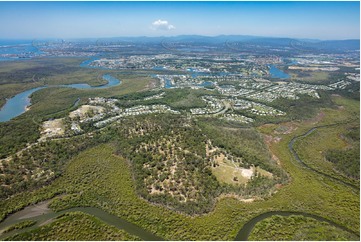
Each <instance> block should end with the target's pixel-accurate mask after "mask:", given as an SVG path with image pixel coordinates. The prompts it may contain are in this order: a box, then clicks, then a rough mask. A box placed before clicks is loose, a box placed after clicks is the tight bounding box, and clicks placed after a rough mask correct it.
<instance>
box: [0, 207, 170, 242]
mask: <svg viewBox="0 0 361 242" xmlns="http://www.w3.org/2000/svg"><path fill="white" fill-rule="evenodd" d="M49 202H50V200H48V201H44V202H41V203H39V204H36V205H30V206H28V207H26V208H24V209H23V210H21V211H18V212H16V213H14V214H12V215H10V216H9V217H7V218H6V219H5V220H4V221H3V222H1V223H0V240H4V239H5V238H7V237H9V236H12V235H15V234H18V233H23V232H26V231H29V230H32V229H35V228H38V227H40V226H43V225H45V224H47V223H50V222H51V221H52V220H53V219H55V218H56V217H58V216H60V215H62V214H64V213H68V212H83V213H86V214H89V215H93V216H95V217H96V218H97V219H100V220H102V221H103V222H105V223H107V224H109V225H112V226H114V227H116V228H118V229H123V230H125V231H126V232H128V233H129V234H132V235H136V236H138V237H139V238H141V239H142V240H146V241H160V240H163V238H161V237H159V236H156V235H154V234H153V233H151V232H149V231H147V230H145V229H143V228H141V227H139V226H138V225H135V224H133V223H130V222H128V221H127V220H124V219H122V218H119V217H117V216H115V215H112V214H109V213H107V212H105V211H103V210H101V209H99V208H94V207H75V208H70V209H66V210H62V211H60V212H54V211H52V210H50V209H49V208H48V207H47V206H48V204H49ZM25 220H33V221H36V224H35V225H33V226H30V227H27V228H23V229H18V230H13V231H9V232H7V233H3V234H2V231H3V230H4V229H5V228H7V227H9V226H11V225H13V224H16V223H19V222H21V221H25Z"/></svg>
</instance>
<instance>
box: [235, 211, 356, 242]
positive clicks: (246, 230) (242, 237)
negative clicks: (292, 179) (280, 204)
mask: <svg viewBox="0 0 361 242" xmlns="http://www.w3.org/2000/svg"><path fill="white" fill-rule="evenodd" d="M276 215H278V216H291V215H299V216H304V217H309V218H313V219H316V220H318V221H321V222H327V223H329V224H330V225H332V226H335V227H337V228H339V229H342V230H345V231H347V232H349V233H352V234H355V235H356V236H359V235H357V234H356V233H355V232H353V231H352V230H350V229H348V228H346V227H344V226H342V225H339V224H336V223H335V222H333V221H331V220H328V219H326V218H323V217H320V216H317V215H314V214H309V213H304V212H288V211H272V212H266V213H262V214H260V215H258V216H256V217H254V218H253V219H251V220H250V221H248V222H247V223H246V224H245V225H243V227H242V229H241V230H240V231H239V232H238V234H237V236H236V238H235V240H236V241H246V240H248V237H249V235H250V234H251V232H252V230H253V228H254V226H255V225H256V224H257V223H258V222H260V221H262V220H264V219H266V218H269V217H271V216H276Z"/></svg>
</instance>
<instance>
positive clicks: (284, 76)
mask: <svg viewBox="0 0 361 242" xmlns="http://www.w3.org/2000/svg"><path fill="white" fill-rule="evenodd" d="M269 67H270V69H269V72H270V74H271V77H272V78H280V79H288V78H290V75H288V74H287V73H285V72H283V71H281V70H280V69H278V68H277V67H276V66H274V65H270V66H269Z"/></svg>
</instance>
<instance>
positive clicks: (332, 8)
mask: <svg viewBox="0 0 361 242" xmlns="http://www.w3.org/2000/svg"><path fill="white" fill-rule="evenodd" d="M184 34H197V35H209V36H214V35H220V34H232V35H257V36H273V37H294V38H317V39H351V38H357V39H359V36H360V3H359V2H0V39H16V38H64V39H66V38H88V37H94V38H100V37H120V36H174V35H184Z"/></svg>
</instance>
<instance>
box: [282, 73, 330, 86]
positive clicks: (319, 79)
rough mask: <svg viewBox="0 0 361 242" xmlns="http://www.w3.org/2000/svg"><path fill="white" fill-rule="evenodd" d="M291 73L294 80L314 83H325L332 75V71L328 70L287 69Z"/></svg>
mask: <svg viewBox="0 0 361 242" xmlns="http://www.w3.org/2000/svg"><path fill="white" fill-rule="evenodd" d="M287 72H288V74H290V75H291V79H292V80H297V81H302V82H307V83H313V84H324V83H327V82H328V80H329V77H330V73H329V72H326V71H293V70H287Z"/></svg>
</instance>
